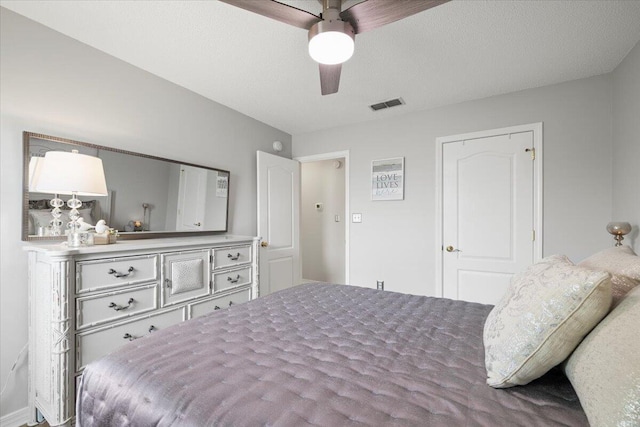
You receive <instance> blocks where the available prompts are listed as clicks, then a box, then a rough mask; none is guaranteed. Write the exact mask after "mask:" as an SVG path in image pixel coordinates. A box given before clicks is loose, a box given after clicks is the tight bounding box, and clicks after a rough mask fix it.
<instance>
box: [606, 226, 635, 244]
mask: <svg viewBox="0 0 640 427" xmlns="http://www.w3.org/2000/svg"><path fill="white" fill-rule="evenodd" d="M607 231H608V232H609V233H610V234H613V238H614V239H616V246H622V241H623V240H624V236H626V235H627V234H629V232H630V231H631V224H629V223H628V222H610V223H609V224H607Z"/></svg>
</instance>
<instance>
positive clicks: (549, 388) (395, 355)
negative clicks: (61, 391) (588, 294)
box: [76, 254, 640, 427]
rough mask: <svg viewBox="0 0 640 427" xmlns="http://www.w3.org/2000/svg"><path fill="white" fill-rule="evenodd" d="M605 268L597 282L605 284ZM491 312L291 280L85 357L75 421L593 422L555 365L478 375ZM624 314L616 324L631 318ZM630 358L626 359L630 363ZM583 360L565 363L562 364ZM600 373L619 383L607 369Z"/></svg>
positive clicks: (634, 304) (634, 300) (632, 301)
mask: <svg viewBox="0 0 640 427" xmlns="http://www.w3.org/2000/svg"><path fill="white" fill-rule="evenodd" d="M634 255H635V254H634ZM635 259H636V260H637V257H635ZM554 262H555V261H554ZM637 267H638V268H640V265H637ZM604 274H605V275H606V277H607V279H606V280H603V283H605V282H606V283H609V282H608V280H609V279H608V278H609V277H610V275H609V274H608V273H604ZM638 274H639V276H638V278H637V279H638V280H640V270H639V271H638ZM603 277H604V276H603ZM633 280H635V279H633ZM608 289H609V291H608V292H609V294H608V301H609V302H608V303H609V304H610V302H611V293H610V288H608ZM638 289H640V287H639V288H638ZM638 289H636V290H635V291H637V290H638ZM630 294H633V295H631V296H629V297H627V298H626V299H627V300H628V301H625V302H624V303H622V304H620V306H619V307H618V308H616V310H619V309H623V310H624V313H629V312H630V313H631V315H632V316H636V317H632V320H631V322H636V323H635V324H636V326H637V322H638V316H637V314H638V312H639V310H638V307H640V302H639V301H640V292H631V293H630ZM583 305H585V304H582V303H581V306H583ZM629 306H630V307H631V308H629ZM607 310H608V305H607ZM494 312H495V310H493V307H492V306H488V305H481V304H476V303H469V302H463V301H454V300H449V299H443V298H431V297H425V296H416V295H406V294H398V293H393V292H387V291H378V290H373V289H368V288H361V287H356V286H347V285H333V284H325V283H311V284H305V285H300V286H296V287H294V288H291V289H287V290H284V291H280V292H277V293H274V294H272V295H269V296H266V297H263V298H259V299H257V300H254V301H251V302H249V303H246V304H242V305H237V306H233V307H230V308H229V309H226V310H222V311H218V312H215V313H212V314H210V315H206V316H203V317H200V318H196V319H192V320H189V321H186V322H183V323H180V324H178V325H175V326H173V327H170V328H167V329H165V330H162V331H158V332H157V333H154V334H151V335H149V336H148V337H145V338H143V339H139V340H136V341H133V342H131V343H129V344H127V345H126V346H124V347H122V348H121V349H119V350H118V351H116V352H114V353H112V354H110V355H108V356H107V357H104V358H102V359H100V360H98V361H96V362H93V363H92V364H90V365H88V366H87V367H86V369H85V371H84V374H83V376H82V378H81V383H80V385H79V388H78V394H77V402H76V416H77V422H78V424H79V425H81V426H87V427H88V426H140V427H142V426H173V425H176V426H213V425H215V426H218V425H219V426H258V425H282V426H304V425H317V426H343V425H370V426H381V425H385V426H387V425H388V426H394V425H397V426H412V425H421V426H504V425H509V426H545V427H547V426H588V425H589V421H591V423H592V425H598V424H597V421H596V423H595V424H594V421H593V420H594V418H593V417H592V416H591V415H590V414H589V413H585V409H584V408H583V405H582V404H581V400H583V401H584V400H585V399H582V396H580V398H579V393H581V392H582V389H581V388H578V387H574V386H572V384H571V382H570V381H569V379H568V378H567V376H566V375H565V371H566V369H567V368H566V366H565V365H558V366H555V367H553V368H552V369H550V370H549V371H548V372H546V373H545V374H543V375H542V376H540V377H539V378H537V379H534V380H532V381H530V382H528V383H527V384H526V385H523V386H514V387H509V388H494V387H490V386H489V385H487V365H486V363H487V359H486V354H485V344H486V343H485V342H484V341H486V339H487V337H486V334H487V332H486V331H485V322H487V318H488V317H490V313H494ZM634 313H635V314H634ZM626 315H627V314H624V315H623V316H622V318H620V317H621V316H615V317H616V319H613V321H614V322H615V321H618V320H619V321H624V322H625V323H628V322H629V320H628V319H627V320H625V319H624V316H626ZM607 319H608V317H607ZM607 319H605V320H607ZM633 319H636V320H633ZM601 323H603V324H604V323H605V322H604V321H602V322H601ZM605 326H606V325H605ZM613 327H614V328H619V325H616V324H614V325H613ZM598 328H600V325H599V326H598ZM598 328H596V329H598ZM589 329H591V328H589ZM627 329H629V328H627ZM595 332H597V331H596V330H594V331H593V332H592V333H591V334H589V336H588V337H587V338H591V335H592V334H593V333H595ZM483 335H485V336H484V337H483ZM609 335H611V334H609V333H608V331H607V330H606V329H605V330H604V331H603V332H602V333H600V334H599V336H600V337H602V336H604V337H605V340H606V339H607V338H606V337H608V336H609ZM629 336H630V337H633V335H629ZM597 339H598V337H596V340H597ZM579 341H580V340H579ZM584 341H585V342H586V341H588V339H585V340H584ZM636 341H637V340H636ZM582 345H583V344H580V346H582ZM598 345H599V346H603V345H604V346H606V347H607V348H608V350H610V351H611V352H612V355H610V356H607V357H611V358H615V357H616V355H620V353H621V352H620V351H618V350H617V349H616V348H615V345H611V344H610V343H605V344H601V343H598ZM634 345H635V344H634ZM580 346H579V347H580ZM576 351H577V350H576ZM588 351H589V349H587V352H586V353H588ZM583 353H585V352H583ZM583 356H584V355H583ZM572 357H573V356H572ZM623 357H624V358H628V357H629V356H628V355H626V354H624V353H623ZM632 357H633V359H632V360H625V361H624V362H625V363H626V362H628V363H631V364H634V363H636V362H638V358H637V356H632ZM583 358H584V357H583ZM587 359H588V360H589V357H587ZM581 363H584V362H583V361H582V360H578V361H576V363H574V365H575V366H573V368H572V367H571V366H569V369H573V371H571V372H572V374H575V373H576V372H578V371H579V369H577V368H576V367H577V366H578V365H580V364H581ZM608 363H613V364H617V363H616V362H615V360H611V359H610V360H609V361H608ZM618 365H620V364H618ZM631 366H633V365H631ZM637 366H640V365H637ZM601 368H602V367H598V368H597V369H599V370H600V371H602V373H603V374H604V375H607V374H608V373H607V372H606V369H604V370H602V369H601ZM636 371H637V369H636ZM629 372H631V373H632V374H633V375H635V374H634V373H633V369H630V370H627V371H626V372H624V373H623V375H625V376H626V377H629V375H628V374H629ZM636 373H637V372H636ZM633 375H631V380H630V381H632V382H631V383H630V384H631V385H630V387H631V388H630V390H631V394H633V393H634V392H635V393H640V390H636V391H634V389H633V385H634V384H640V383H638V382H636V383H634V381H637V380H639V379H640V376H638V377H634V376H633ZM626 377H625V378H626ZM624 381H627V379H624ZM610 382H611V383H612V384H611V385H612V386H614V387H617V388H620V385H619V384H618V383H616V382H615V379H611V378H610ZM575 383H578V381H577V379H576V380H575V381H574V384H575ZM586 387H587V389H588V388H589V387H590V385H589V384H587V385H586ZM625 387H626V386H625ZM638 388H640V386H639V387H638ZM621 390H622V392H625V391H626V389H625V388H622V389H621ZM605 393H607V391H606V390H605ZM635 396H638V395H635ZM612 397H615V396H612ZM631 399H632V400H631V402H632V403H633V399H634V396H631ZM622 400H624V399H622ZM623 403H624V402H623ZM591 404H592V402H588V405H589V410H591ZM596 406H597V403H596ZM585 408H586V407H585ZM627 409H628V408H627ZM595 410H596V411H600V409H599V408H597V407H596V409H595ZM632 410H633V408H631V409H630V410H627V413H625V414H622V415H624V416H628V417H630V418H628V419H630V420H631V423H629V424H620V425H638V424H633V421H634V420H635V421H639V420H640V418H635V415H634V413H633V412H632ZM638 411H640V408H638ZM623 412H624V409H623ZM639 414H640V412H637V413H636V415H639ZM588 416H589V419H588ZM607 416H610V415H607ZM609 420H611V418H610V419H609Z"/></svg>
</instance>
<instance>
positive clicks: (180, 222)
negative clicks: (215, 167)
mask: <svg viewBox="0 0 640 427" xmlns="http://www.w3.org/2000/svg"><path fill="white" fill-rule="evenodd" d="M206 197H207V171H206V169H202V168H195V167H193V166H186V165H180V184H179V187H178V212H177V215H176V230H178V231H200V230H203V229H204V213H205V201H206Z"/></svg>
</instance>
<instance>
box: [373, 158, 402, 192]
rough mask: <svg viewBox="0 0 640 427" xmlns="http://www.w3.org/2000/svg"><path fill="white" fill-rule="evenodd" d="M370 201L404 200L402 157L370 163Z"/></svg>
mask: <svg viewBox="0 0 640 427" xmlns="http://www.w3.org/2000/svg"><path fill="white" fill-rule="evenodd" d="M371 200H404V157H395V158H393V159H382V160H374V161H373V162H371Z"/></svg>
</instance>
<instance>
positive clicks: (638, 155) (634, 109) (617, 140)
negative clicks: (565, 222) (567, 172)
mask: <svg viewBox="0 0 640 427" xmlns="http://www.w3.org/2000/svg"><path fill="white" fill-rule="evenodd" d="M611 219H612V220H614V221H628V222H630V223H631V224H632V225H633V226H634V227H633V230H632V231H631V233H630V235H629V236H627V237H626V238H625V243H628V244H631V245H633V248H634V249H635V251H636V253H640V236H639V234H640V233H639V230H638V226H639V225H640V43H638V44H636V46H635V47H634V48H633V50H632V51H631V53H629V55H627V57H626V58H625V59H624V60H623V61H622V63H621V64H620V65H619V66H618V68H616V70H615V71H614V72H613V215H612V216H611Z"/></svg>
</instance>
